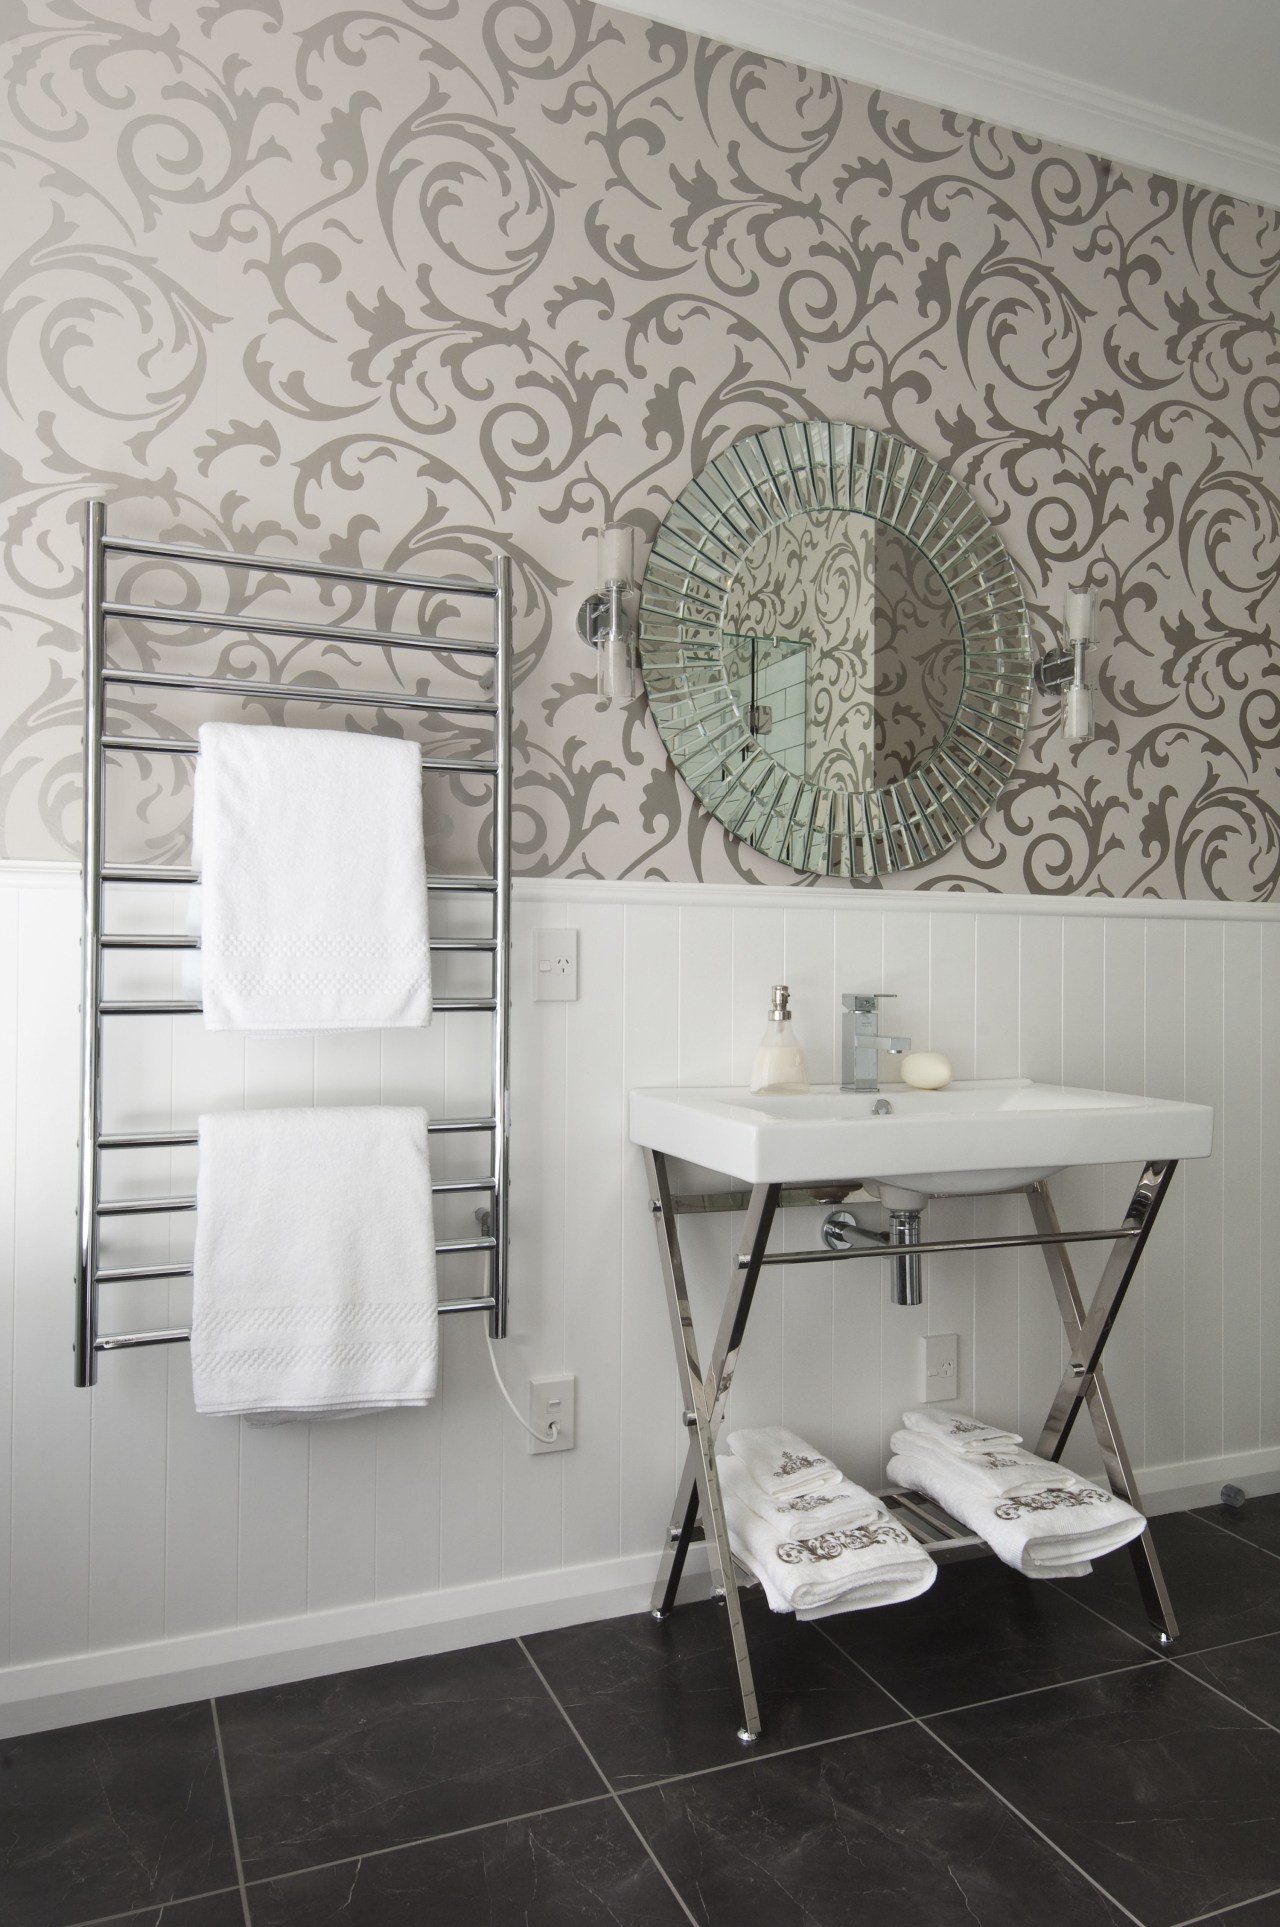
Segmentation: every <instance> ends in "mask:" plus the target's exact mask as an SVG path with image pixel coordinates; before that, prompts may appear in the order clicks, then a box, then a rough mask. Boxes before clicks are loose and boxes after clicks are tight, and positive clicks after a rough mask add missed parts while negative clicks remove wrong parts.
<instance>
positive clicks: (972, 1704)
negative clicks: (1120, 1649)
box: [853, 1653, 1159, 1720]
mask: <svg viewBox="0 0 1280 1927" xmlns="http://www.w3.org/2000/svg"><path fill="white" fill-rule="evenodd" d="M1158 1657H1159V1655H1158V1654H1155V1653H1152V1654H1150V1655H1149V1656H1148V1657H1147V1658H1146V1659H1135V1660H1132V1661H1128V1662H1124V1663H1122V1664H1121V1665H1119V1666H1105V1667H1103V1669H1102V1671H1101V1672H1099V1673H1077V1674H1073V1676H1072V1677H1071V1678H1070V1679H1048V1680H1045V1682H1044V1684H1043V1685H1042V1686H1020V1687H1018V1689H1017V1691H1016V1692H1013V1693H993V1694H992V1696H991V1698H990V1699H985V1700H965V1701H964V1703H963V1704H962V1705H960V1706H937V1707H935V1708H934V1709H933V1711H932V1712H929V1713H913V1714H912V1715H911V1717H912V1719H913V1720H945V1719H947V1718H949V1716H950V1715H951V1714H952V1713H972V1712H974V1711H976V1710H977V1709H978V1708H980V1707H983V1706H1003V1705H1004V1704H1005V1703H1006V1702H1007V1701H1008V1700H1024V1699H1028V1698H1029V1697H1030V1696H1031V1694H1032V1693H1058V1692H1061V1690H1062V1689H1063V1687H1066V1686H1086V1685H1088V1684H1089V1682H1090V1681H1091V1680H1095V1679H1118V1678H1119V1677H1120V1675H1121V1674H1122V1673H1137V1672H1141V1670H1142V1668H1143V1667H1144V1666H1150V1665H1151V1664H1152V1662H1153V1661H1154V1660H1155V1659H1156V1658H1158ZM853 1664H854V1665H855V1666H856V1665H857V1664H858V1662H857V1660H854V1661H853ZM867 1678H868V1679H875V1674H874V1673H871V1672H868V1673H867ZM876 1684H877V1685H879V1681H878V1680H877V1681H876ZM881 1691H882V1692H887V1691H888V1688H887V1687H882V1688H881ZM894 1697H896V1695H895V1696H894Z"/></svg>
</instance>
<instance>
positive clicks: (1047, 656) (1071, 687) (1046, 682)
mask: <svg viewBox="0 0 1280 1927" xmlns="http://www.w3.org/2000/svg"><path fill="white" fill-rule="evenodd" d="M1063 628H1064V630H1065V631H1066V638H1067V639H1066V641H1065V642H1064V643H1062V644H1061V646H1060V647H1059V648H1057V649H1047V650H1046V651H1045V653H1044V654H1043V655H1042V656H1041V657H1040V660H1039V661H1038V662H1037V663H1036V668H1035V677H1036V687H1037V688H1038V689H1039V690H1040V691H1041V693H1042V694H1043V695H1046V696H1053V695H1056V694H1057V693H1058V692H1059V690H1060V691H1061V692H1062V734H1063V738H1064V740H1065V741H1066V742H1068V743H1087V742H1088V741H1089V739H1090V737H1091V736H1092V735H1093V690H1092V689H1091V688H1090V686H1089V684H1088V683H1087V682H1086V681H1085V679H1084V652H1085V650H1086V649H1087V648H1088V647H1089V645H1090V643H1091V642H1092V641H1093V595H1092V592H1091V591H1090V590H1088V589H1068V591H1067V599H1066V604H1065V607H1064V611H1063Z"/></svg>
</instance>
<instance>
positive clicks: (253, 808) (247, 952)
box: [193, 723, 431, 1031]
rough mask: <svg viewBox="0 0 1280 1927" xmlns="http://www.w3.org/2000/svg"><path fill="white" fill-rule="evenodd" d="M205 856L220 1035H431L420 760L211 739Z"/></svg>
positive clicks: (201, 771)
mask: <svg viewBox="0 0 1280 1927" xmlns="http://www.w3.org/2000/svg"><path fill="white" fill-rule="evenodd" d="M193 843H194V848H195V855H196V862H197V865H198V867H199V869H200V878H201V888H200V905H199V915H200V931H201V935H200V964H201V979H202V998H203V1002H204V1021H205V1024H206V1026H207V1027H208V1028H209V1029H210V1030H250V1031H295V1030H382V1029H392V1028H397V1029H398V1028H412V1027H420V1026H421V1025H424V1024H427V1023H429V1022H430V1021H431V952H430V950H429V948H428V943H427V875H426V858H425V853H424V848H423V837H422V762H421V752H420V751H419V750H418V748H417V747H416V745H414V744H413V743H407V742H398V741H396V740H395V739H393V738H391V737H386V736H365V735H356V734H352V733H343V732H341V731H338V730H323V729H274V728H266V727H253V726H251V725H246V724H240V723H205V724H203V725H202V727H201V729H200V755H199V757H198V759H197V766H196V791H195V818H194V826H193Z"/></svg>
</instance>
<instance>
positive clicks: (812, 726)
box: [640, 422, 1031, 879]
mask: <svg viewBox="0 0 1280 1927" xmlns="http://www.w3.org/2000/svg"><path fill="white" fill-rule="evenodd" d="M640 663H641V668H642V670H643V673H644V680H645V688H646V691H647V693H648V697H649V702H650V705H651V707H652V709H653V713H654V717H655V720H656V722H657V725H658V729H659V731H660V733H661V735H662V739H663V741H664V743H665V744H666V746H667V749H668V751H669V752H670V754H671V758H672V761H673V762H674V763H675V766H676V768H677V769H678V770H679V771H680V773H681V775H682V776H683V777H684V779H685V781H686V782H687V783H688V784H689V785H690V787H691V788H692V789H693V790H694V792H695V794H696V795H697V796H698V797H699V798H700V800H701V801H702V802H703V803H704V804H705V805H706V807H707V808H708V809H709V810H710V811H711V813H712V815H713V816H715V817H717V818H718V820H719V821H720V822H721V823H723V824H724V825H725V827H726V828H727V829H729V830H731V831H732V832H733V834H734V835H735V836H739V837H741V838H743V840H744V841H746V842H748V843H750V844H751V845H752V847H753V848H755V849H757V850H760V851H761V852H762V853H763V854H764V855H766V856H771V857H775V858H777V859H778V860H779V861H780V862H783V863H789V864H791V865H792V867H793V868H795V869H799V870H809V871H816V872H819V873H822V874H825V875H832V876H847V877H853V878H858V879H871V878H874V877H876V876H880V875H883V874H884V873H886V872H888V871H893V870H904V869H910V868H912V867H914V866H915V865H917V864H920V863H927V862H929V861H931V860H932V859H933V858H934V857H937V856H939V855H941V854H942V852H943V851H944V850H946V849H947V848H948V846H949V845H951V844H952V843H954V842H955V841H956V840H957V838H959V837H961V836H963V835H964V833H965V831H966V830H968V829H969V828H971V827H972V825H973V824H974V823H976V822H977V821H978V819H979V817H981V816H982V815H983V814H984V812H985V811H986V810H988V809H989V808H990V807H991V804H992V803H993V802H994V801H995V799H996V797H997V795H998V794H999V791H1000V788H1001V786H1002V785H1003V783H1004V782H1005V780H1006V779H1007V777H1008V775H1009V773H1010V771H1011V770H1012V769H1013V766H1014V763H1015V761H1016V759H1017V755H1018V751H1019V749H1020V747H1021V744H1022V736H1023V731H1024V729H1025V727H1026V720H1027V712H1028V707H1029V702H1030V691H1031V648H1030V639H1029V635H1028V628H1027V615H1026V608H1025V605H1024V603H1023V599H1022V592H1021V589H1020V587H1019V584H1018V579H1017V575H1016V573H1015V571H1014V568H1013V564H1012V562H1011V561H1010V559H1009V556H1008V554H1007V552H1006V550H1005V548H1004V545H1003V543H1002V542H1001V540H1000V538H999V536H998V535H997V533H996V531H995V530H994V529H993V528H992V526H991V524H990V522H989V521H988V520H987V518H986V516H985V515H984V514H983V512H982V510H981V509H980V508H979V507H978V505H977V503H976V502H975V501H974V500H973V498H972V496H971V495H970V494H969V493H968V491H967V490H966V489H965V488H964V487H963V486H962V485H961V484H960V483H959V482H957V481H955V480H954V479H953V478H952V477H951V476H949V475H948V474H947V472H946V471H945V469H943V468H940V467H939V466H938V464H937V463H936V462H934V461H932V460H931V459H930V457H929V456H927V455H925V454H923V453H922V452H921V451H920V450H919V449H917V448H913V447H911V445H910V444H909V443H906V442H903V441H901V440H899V439H898V438H897V437H896V436H893V435H887V434H877V433H876V432H875V431H873V430H871V429H866V428H856V427H853V426H851V425H850V424H848V423H842V422H795V423H791V424H789V425H788V426H787V427H785V428H771V429H767V430H765V431H764V432H762V433H761V434H758V435H750V436H747V437H746V438H745V439H744V440H742V441H740V442H735V443H734V444H733V446H732V447H731V448H728V449H726V450H725V451H724V453H723V454H722V455H720V456H718V457H717V458H716V460H715V461H714V462H712V463H711V464H710V466H709V467H708V468H706V469H705V470H704V471H703V473H702V474H701V475H699V476H697V477H696V478H695V479H694V480H693V481H692V482H691V483H690V484H689V486H688V488H686V489H685V490H684V492H683V494H682V495H680V497H679V498H678V499H677V500H676V501H675V502H674V503H673V504H672V506H671V509H670V512H669V513H668V515H667V517H666V520H665V521H664V522H663V525H662V528H661V529H660V531H659V533H658V538H657V541H656V542H655V544H654V547H653V550H652V553H651V555H650V558H649V563H648V567H647V568H646V570H645V577H644V585H643V588H642V591H641V598H640Z"/></svg>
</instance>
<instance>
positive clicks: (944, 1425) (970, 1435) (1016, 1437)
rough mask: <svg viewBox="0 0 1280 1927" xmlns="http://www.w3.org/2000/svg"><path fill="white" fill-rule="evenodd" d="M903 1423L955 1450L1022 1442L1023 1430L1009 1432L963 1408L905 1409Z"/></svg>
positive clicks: (980, 1448)
mask: <svg viewBox="0 0 1280 1927" xmlns="http://www.w3.org/2000/svg"><path fill="white" fill-rule="evenodd" d="M902 1423H903V1424H904V1425H905V1426H906V1428H907V1430H908V1431H909V1432H921V1433H923V1434H924V1436H925V1437H926V1438H929V1439H932V1440H933V1441H934V1442H935V1443H936V1444H938V1445H945V1446H949V1447H950V1448H951V1450H952V1451H963V1450H964V1449H965V1448H966V1447H967V1446H974V1447H976V1448H978V1449H979V1450H985V1449H986V1448H988V1447H989V1446H993V1445H1021V1444H1022V1434H1021V1432H1006V1431H1004V1430H1003V1429H1002V1428H1001V1427H1000V1426H999V1425H988V1424H986V1423H985V1421H984V1420H982V1419H980V1418H969V1417H967V1416H966V1415H965V1413H963V1412H931V1411H930V1410H929V1409H928V1407H927V1406H925V1407H923V1408H919V1409H913V1410H912V1411H909V1412H904V1413H903V1414H902Z"/></svg>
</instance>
